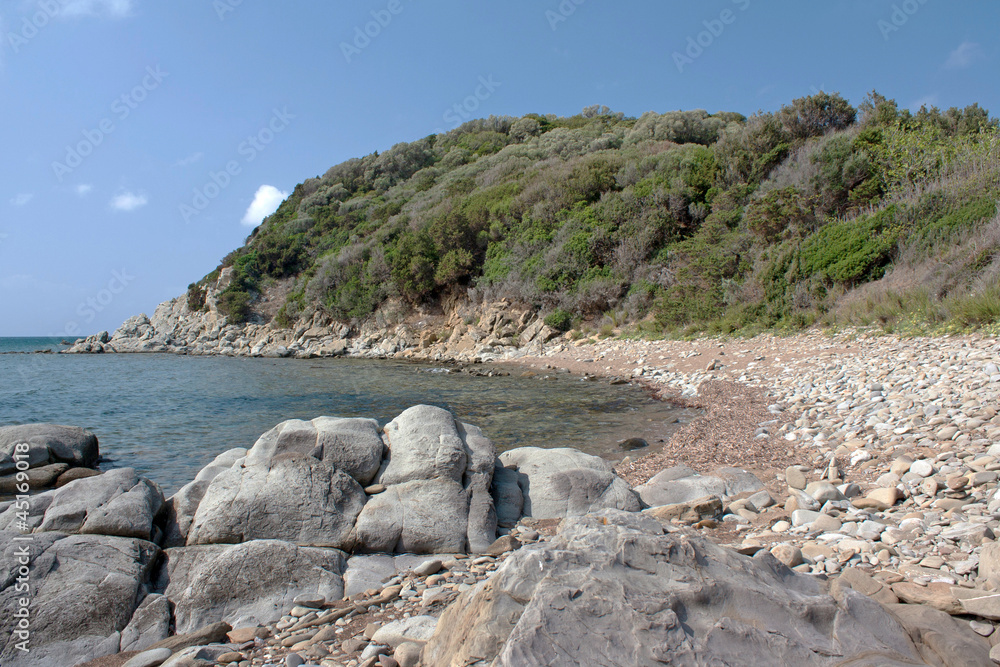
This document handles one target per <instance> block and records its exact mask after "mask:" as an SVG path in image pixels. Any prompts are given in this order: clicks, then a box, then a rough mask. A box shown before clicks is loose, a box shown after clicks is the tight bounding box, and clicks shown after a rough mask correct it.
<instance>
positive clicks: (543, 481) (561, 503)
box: [498, 447, 640, 519]
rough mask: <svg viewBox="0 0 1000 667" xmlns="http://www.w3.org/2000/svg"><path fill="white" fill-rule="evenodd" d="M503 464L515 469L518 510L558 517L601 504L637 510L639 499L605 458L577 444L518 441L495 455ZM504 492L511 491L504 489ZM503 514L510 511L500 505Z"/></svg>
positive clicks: (511, 495)
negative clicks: (515, 446) (547, 445)
mask: <svg viewBox="0 0 1000 667" xmlns="http://www.w3.org/2000/svg"><path fill="white" fill-rule="evenodd" d="M500 462H501V463H502V464H503V466H504V467H506V468H508V469H510V470H513V471H514V472H516V473H517V483H518V486H519V487H520V489H521V495H522V499H523V509H522V513H523V516H530V517H534V518H536V519H558V518H562V517H567V516H578V515H581V514H586V513H588V512H593V511H596V510H600V509H620V510H625V511H628V512H636V511H638V510H639V509H640V506H639V500H638V498H636V496H635V494H634V493H632V490H631V489H630V488H629V486H628V484H627V483H626V482H625V480H623V479H621V478H620V477H618V476H617V475H615V473H614V471H613V470H612V468H611V464H610V463H608V462H607V461H605V460H603V459H601V458H599V457H597V456H591V455H589V454H584V453H583V452H581V451H578V450H576V449H569V448H560V449H541V448H539V447H520V448H518V449H510V450H507V451H506V452H504V453H503V454H501V455H500ZM504 495H505V497H515V498H516V496H514V494H512V493H510V492H509V491H505V492H504ZM498 512H499V513H500V514H501V515H503V516H508V515H511V516H512V515H513V513H514V510H513V508H511V507H502V508H500V509H498Z"/></svg>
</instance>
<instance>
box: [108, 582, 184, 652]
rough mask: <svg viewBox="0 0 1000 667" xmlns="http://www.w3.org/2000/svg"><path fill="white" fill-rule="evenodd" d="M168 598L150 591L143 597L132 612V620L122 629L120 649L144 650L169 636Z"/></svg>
mask: <svg viewBox="0 0 1000 667" xmlns="http://www.w3.org/2000/svg"><path fill="white" fill-rule="evenodd" d="M172 618H173V615H172V614H171V612H170V600H168V599H167V598H166V597H165V596H163V595H159V594H156V593H151V594H149V595H147V596H146V597H145V599H143V601H142V602H141V603H139V606H138V607H137V608H136V610H135V613H133V614H132V620H130V621H129V624H128V625H127V626H125V629H124V630H122V636H121V641H120V646H121V650H122V651H144V650H146V649H147V648H149V647H150V646H152V645H153V644H156V643H157V642H160V641H163V640H164V639H166V638H167V637H169V636H170V623H171V620H172Z"/></svg>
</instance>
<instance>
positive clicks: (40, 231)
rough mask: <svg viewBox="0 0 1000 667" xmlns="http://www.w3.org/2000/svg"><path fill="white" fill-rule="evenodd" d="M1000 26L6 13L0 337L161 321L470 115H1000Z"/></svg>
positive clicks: (293, 10) (489, 11) (953, 6)
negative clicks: (286, 213)
mask: <svg viewBox="0 0 1000 667" xmlns="http://www.w3.org/2000/svg"><path fill="white" fill-rule="evenodd" d="M998 25H1000V3H997V2H995V1H994V0H979V1H972V2H962V3H946V2H944V1H943V0H906V1H905V2H892V1H883V0H844V1H836V0H834V1H831V2H822V3H813V2H810V3H805V2H801V0H800V1H798V2H792V1H791V0H775V1H770V2H766V3H765V2H764V0H710V1H708V2H698V3H691V2H678V1H676V0H674V1H667V2H664V1H662V0H661V1H657V2H653V1H647V2H617V3H611V2H608V1H607V0H564V1H563V2H561V3H560V2H559V1H557V0H548V1H547V0H540V1H539V0H535V1H533V2H527V1H524V0H508V1H506V2H502V3H500V2H495V3H485V2H468V1H464V2H460V1H458V0H444V1H440V2H436V3H433V4H432V3H429V2H416V1H414V0H364V1H362V2H352V3H342V2H337V3H333V2H320V1H319V0H298V1H297V2H294V3H278V2H273V1H272V2H264V1H263V0H198V1H194V0H180V1H178V2H152V1H151V0H40V1H39V0H31V1H21V0H0V147H2V157H0V336H15V335H60V336H66V337H74V336H76V335H82V334H86V333H93V332H97V331H100V330H102V329H108V330H114V328H116V327H117V326H118V325H119V324H120V323H121V322H122V321H123V320H124V319H126V318H127V317H129V316H131V315H133V314H135V313H138V312H146V313H152V311H153V309H154V308H155V307H156V304H158V303H159V302H161V301H164V300H166V299H169V298H171V297H173V296H176V295H178V294H181V293H182V292H184V290H185V289H186V288H187V285H188V283H190V282H192V281H194V280H196V279H198V278H200V277H202V276H203V275H205V274H206V273H208V272H209V271H211V270H212V269H214V268H215V266H216V265H217V264H218V262H219V260H220V259H221V258H222V257H223V256H225V255H226V254H227V253H228V252H229V251H231V250H233V249H234V248H236V247H238V246H239V245H241V244H242V242H243V240H244V239H245V238H246V236H247V234H248V233H249V232H250V230H251V229H252V227H253V224H254V223H255V222H256V221H259V219H260V218H261V216H263V215H264V214H266V213H267V212H269V211H270V210H273V208H274V207H275V206H276V204H277V202H278V201H279V200H280V198H281V196H282V193H287V192H290V191H291V190H292V189H293V188H294V187H295V185H296V184H297V183H299V182H301V181H303V180H304V179H306V178H309V177H312V176H316V175H320V174H322V173H323V172H325V171H326V170H327V169H328V168H329V167H330V166H332V165H334V164H336V163H338V162H341V161H343V160H345V159H347V158H350V157H356V156H362V155H365V154H368V153H371V152H373V151H376V150H384V149H386V148H388V147H390V146H392V145H393V144H394V143H397V142H400V141H410V140H414V139H417V138H420V137H422V136H426V135H427V134H430V133H432V132H434V131H435V130H442V129H443V130H447V129H451V128H452V127H454V126H455V124H456V123H457V122H458V120H459V119H460V117H462V116H468V117H480V116H488V115H490V114H496V115H501V114H509V115H515V116H519V115H523V114H525V113H529V112H539V113H556V114H559V115H572V114H575V113H578V112H579V111H580V110H581V109H582V108H583V107H584V106H588V105H591V104H605V105H607V106H609V107H611V108H612V109H614V110H615V111H623V112H625V113H626V114H628V115H640V114H641V113H643V112H644V111H648V110H655V111H661V112H662V111H668V110H673V109H693V108H704V109H708V110H709V111H713V112H714V111H720V110H726V111H739V112H742V113H744V114H751V113H753V112H754V111H756V110H758V109H764V110H774V109H777V108H778V107H780V106H781V105H782V104H784V103H787V102H789V101H791V100H792V99H793V98H796V97H802V96H805V95H809V94H812V93H814V92H816V91H817V90H820V89H823V90H826V91H828V92H833V91H839V92H840V93H841V94H843V95H844V96H845V97H847V98H848V99H850V100H851V101H852V102H854V103H855V104H857V103H859V102H860V101H861V100H862V99H863V98H864V95H865V94H866V92H868V91H869V90H872V89H877V90H878V91H880V92H881V93H883V94H885V95H887V96H888V97H892V98H895V99H896V100H897V101H898V102H899V103H900V104H901V105H902V106H907V107H911V108H917V107H919V106H920V104H921V103H930V104H936V105H938V106H941V107H942V108H945V107H950V106H965V105H968V104H971V103H972V102H978V103H980V104H981V105H982V106H985V107H986V108H988V109H990V111H991V112H992V113H993V114H994V115H996V114H997V113H998V112H1000V99H998V97H1000V87H998V86H997V71H998V69H997V65H998V62H997V60H998V55H1000V53H998V52H1000V48H998V46H997V42H996V39H995V32H996V27H997V26H998ZM366 32H367V33H368V34H366Z"/></svg>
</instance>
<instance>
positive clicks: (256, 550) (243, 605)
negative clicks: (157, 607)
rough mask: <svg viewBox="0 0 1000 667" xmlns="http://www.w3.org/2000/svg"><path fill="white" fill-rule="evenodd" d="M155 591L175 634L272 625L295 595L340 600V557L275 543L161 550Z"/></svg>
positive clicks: (336, 553)
mask: <svg viewBox="0 0 1000 667" xmlns="http://www.w3.org/2000/svg"><path fill="white" fill-rule="evenodd" d="M164 555H165V556H166V559H165V562H164V564H163V566H162V567H161V568H160V571H159V572H158V574H157V577H156V582H155V583H156V588H157V590H158V591H159V592H161V593H163V594H164V595H166V596H167V597H168V598H169V599H170V601H171V602H173V603H174V618H175V621H176V625H177V632H178V633H186V632H192V631H194V630H195V629H196V628H200V627H203V626H205V625H208V624H211V623H216V622H220V621H224V622H226V623H228V624H230V625H231V626H233V627H234V628H240V627H249V626H257V625H266V624H267V623H271V622H274V621H277V620H278V619H279V618H281V615H282V614H283V613H285V611H287V610H288V609H290V608H291V607H292V606H293V601H294V600H295V597H296V596H298V595H303V594H309V595H322V596H323V597H325V598H326V599H328V600H339V599H341V598H342V597H343V593H344V581H343V573H344V569H345V566H346V558H345V554H344V553H343V552H341V551H338V550H336V549H320V548H315V547H300V546H296V545H294V544H290V543H288V542H281V541H278V540H254V541H252V542H246V543H244V544H237V545H228V544H227V545H221V544H220V545H209V546H198V547H180V548H176V549H167V550H166V551H164Z"/></svg>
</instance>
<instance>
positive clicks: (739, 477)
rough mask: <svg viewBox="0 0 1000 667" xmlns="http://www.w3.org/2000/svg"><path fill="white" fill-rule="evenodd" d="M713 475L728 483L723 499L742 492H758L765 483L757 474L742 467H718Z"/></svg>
mask: <svg viewBox="0 0 1000 667" xmlns="http://www.w3.org/2000/svg"><path fill="white" fill-rule="evenodd" d="M712 476H713V477H718V478H719V479H721V480H722V481H723V482H724V483H725V485H726V488H725V490H724V492H723V500H726V499H728V498H731V497H733V496H738V495H740V494H741V493H756V492H757V491H760V490H761V489H763V488H764V483H763V482H761V481H760V479H759V478H758V477H757V475H755V474H753V473H752V472H749V471H747V470H743V469H742V468H718V469H716V470H714V471H713V472H712Z"/></svg>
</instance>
